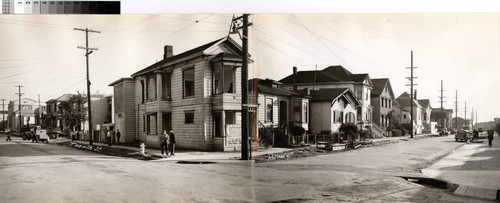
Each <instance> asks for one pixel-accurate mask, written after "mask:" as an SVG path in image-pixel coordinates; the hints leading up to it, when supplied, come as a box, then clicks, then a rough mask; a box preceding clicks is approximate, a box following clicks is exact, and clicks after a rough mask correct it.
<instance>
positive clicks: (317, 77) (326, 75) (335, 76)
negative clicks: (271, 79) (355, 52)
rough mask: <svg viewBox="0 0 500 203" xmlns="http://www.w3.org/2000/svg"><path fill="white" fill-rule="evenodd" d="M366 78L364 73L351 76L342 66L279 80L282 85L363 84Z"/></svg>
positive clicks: (299, 73)
mask: <svg viewBox="0 0 500 203" xmlns="http://www.w3.org/2000/svg"><path fill="white" fill-rule="evenodd" d="M367 78H368V79H369V76H368V74H366V73H364V74H352V73H351V72H349V71H348V70H347V69H345V68H344V67H342V66H329V67H327V68H325V69H323V70H320V71H298V72H297V74H291V75H289V76H287V77H285V78H283V79H281V80H280V82H282V83H283V84H296V83H324V82H363V81H364V80H365V79H367ZM368 81H370V80H368ZM369 83H370V82H369ZM370 85H371V83H370Z"/></svg>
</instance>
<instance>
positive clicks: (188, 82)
mask: <svg viewBox="0 0 500 203" xmlns="http://www.w3.org/2000/svg"><path fill="white" fill-rule="evenodd" d="M183 78H184V97H190V96H194V68H191V69H187V70H185V71H184V72H183Z"/></svg>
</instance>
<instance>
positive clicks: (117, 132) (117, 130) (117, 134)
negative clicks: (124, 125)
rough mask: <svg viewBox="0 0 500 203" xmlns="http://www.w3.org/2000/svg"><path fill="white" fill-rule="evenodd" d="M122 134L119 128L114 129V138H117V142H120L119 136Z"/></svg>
mask: <svg viewBox="0 0 500 203" xmlns="http://www.w3.org/2000/svg"><path fill="white" fill-rule="evenodd" d="M121 136H122V134H121V133H120V130H119V129H116V139H117V143H120V137H121Z"/></svg>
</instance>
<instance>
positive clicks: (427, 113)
mask: <svg viewBox="0 0 500 203" xmlns="http://www.w3.org/2000/svg"><path fill="white" fill-rule="evenodd" d="M416 95H417V94H416V92H415V97H416ZM417 101H418V103H419V104H420V106H422V131H423V132H424V133H431V132H435V123H434V122H431V113H432V107H431V104H430V101H429V100H428V99H419V100H417Z"/></svg>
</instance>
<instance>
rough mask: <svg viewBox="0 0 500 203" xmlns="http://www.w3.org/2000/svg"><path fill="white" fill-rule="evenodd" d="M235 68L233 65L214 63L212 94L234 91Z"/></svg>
mask: <svg viewBox="0 0 500 203" xmlns="http://www.w3.org/2000/svg"><path fill="white" fill-rule="evenodd" d="M234 81H235V69H234V68H233V66H228V65H224V66H221V65H220V64H216V65H214V70H213V94H221V93H235V92H236V88H235V87H234V85H235V82H234Z"/></svg>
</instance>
